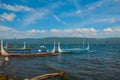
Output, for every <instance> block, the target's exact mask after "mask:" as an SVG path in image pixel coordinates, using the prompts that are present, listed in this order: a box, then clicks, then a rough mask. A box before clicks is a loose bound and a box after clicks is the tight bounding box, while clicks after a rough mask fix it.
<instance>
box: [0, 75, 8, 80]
mask: <svg viewBox="0 0 120 80" xmlns="http://www.w3.org/2000/svg"><path fill="white" fill-rule="evenodd" d="M0 80H9V77H8V76H6V75H1V74H0Z"/></svg>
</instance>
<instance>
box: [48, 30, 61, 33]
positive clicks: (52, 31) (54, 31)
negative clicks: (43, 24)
mask: <svg viewBox="0 0 120 80" xmlns="http://www.w3.org/2000/svg"><path fill="white" fill-rule="evenodd" d="M50 32H51V33H56V34H60V33H61V32H62V30H60V29H51V31H50Z"/></svg>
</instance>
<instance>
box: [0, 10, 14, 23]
mask: <svg viewBox="0 0 120 80" xmlns="http://www.w3.org/2000/svg"><path fill="white" fill-rule="evenodd" d="M15 17H16V15H15V14H14V13H10V14H9V13H6V12H5V13H3V14H2V15H0V18H1V20H2V21H4V20H7V21H13V20H14V18H15Z"/></svg>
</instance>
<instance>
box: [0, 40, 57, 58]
mask: <svg viewBox="0 0 120 80" xmlns="http://www.w3.org/2000/svg"><path fill="white" fill-rule="evenodd" d="M1 55H2V56H3V57H28V56H40V57H42V56H57V55H58V54H55V53H52V52H39V53H34V54H33V53H32V52H31V53H29V54H28V53H24V54H17V53H8V52H6V51H5V50H4V47H3V40H1Z"/></svg>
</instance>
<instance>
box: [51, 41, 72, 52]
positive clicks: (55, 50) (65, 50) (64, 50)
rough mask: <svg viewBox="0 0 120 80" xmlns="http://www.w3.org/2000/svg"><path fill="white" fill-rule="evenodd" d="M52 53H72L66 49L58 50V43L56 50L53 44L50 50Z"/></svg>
mask: <svg viewBox="0 0 120 80" xmlns="http://www.w3.org/2000/svg"><path fill="white" fill-rule="evenodd" d="M52 52H53V53H62V54H63V53H74V52H73V51H71V50H68V49H63V50H62V49H61V48H60V42H58V47H57V49H56V47H55V42H54V47H53V50H52Z"/></svg>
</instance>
